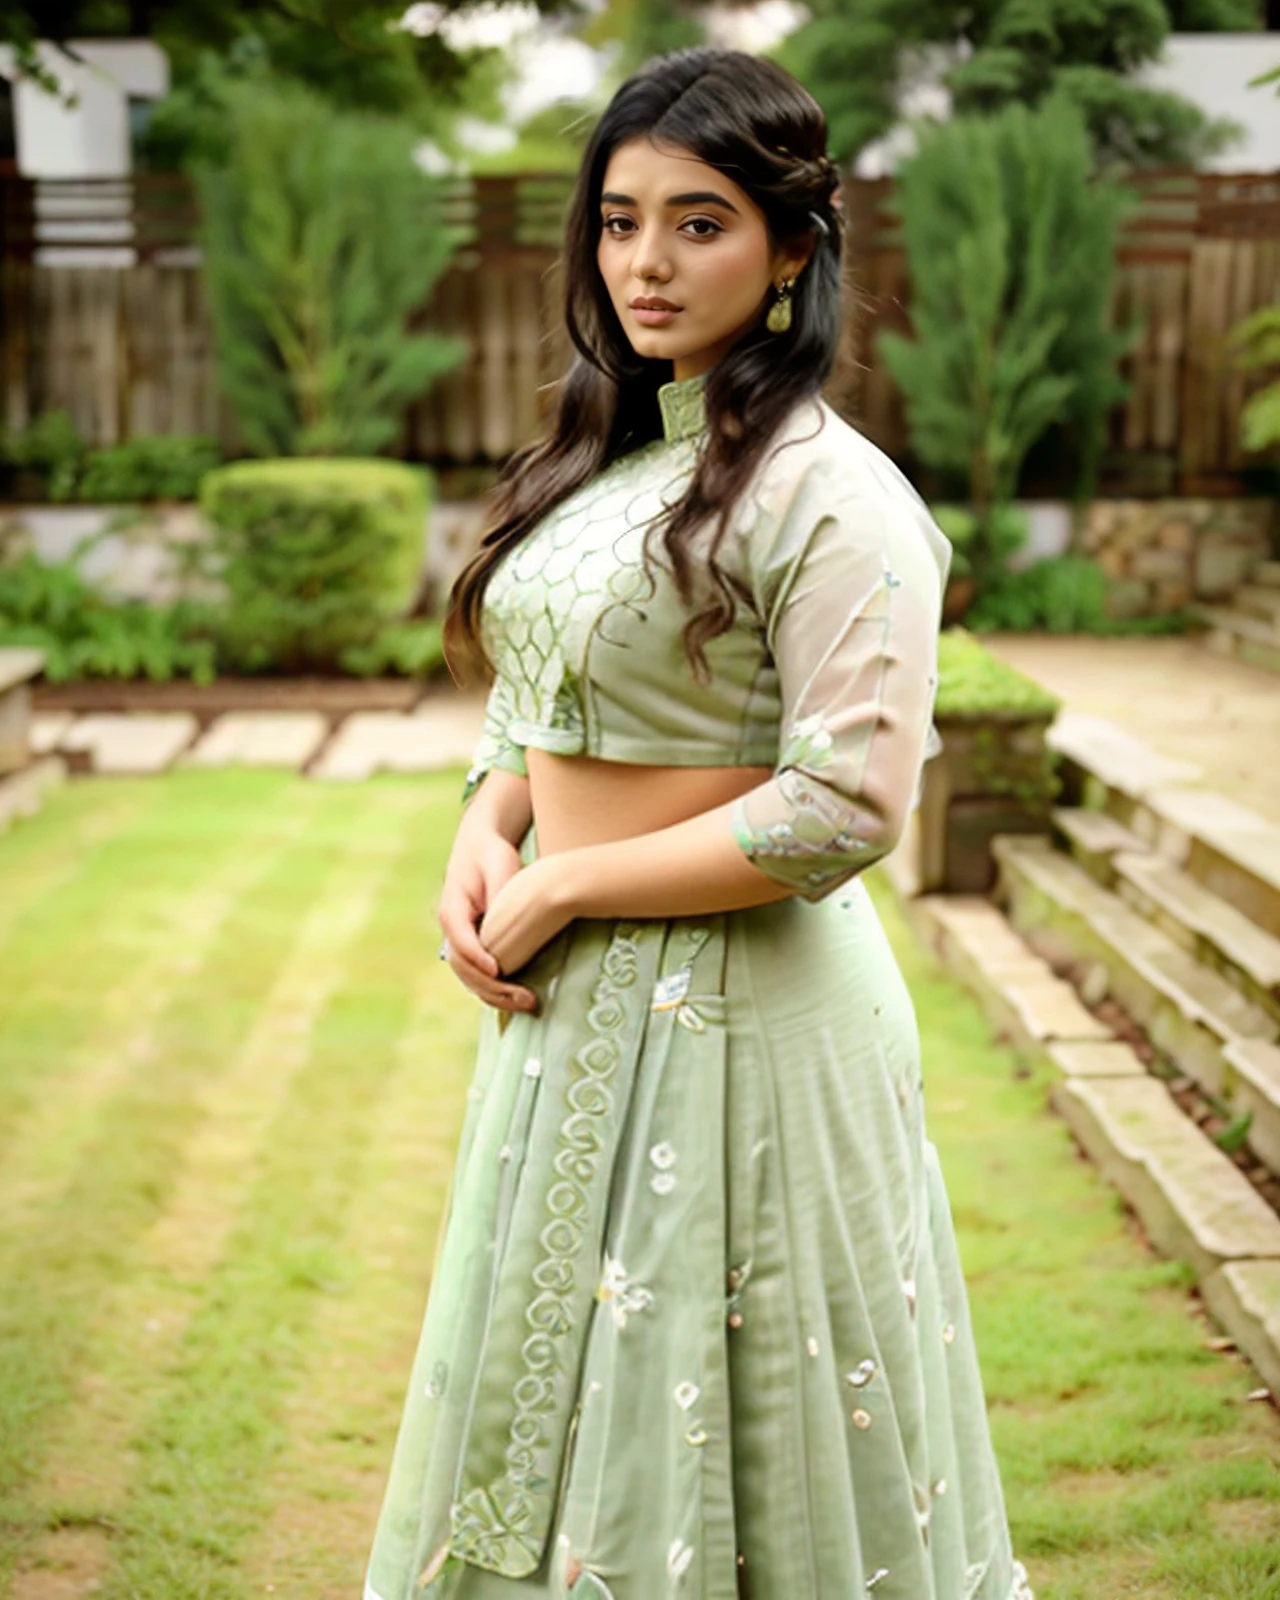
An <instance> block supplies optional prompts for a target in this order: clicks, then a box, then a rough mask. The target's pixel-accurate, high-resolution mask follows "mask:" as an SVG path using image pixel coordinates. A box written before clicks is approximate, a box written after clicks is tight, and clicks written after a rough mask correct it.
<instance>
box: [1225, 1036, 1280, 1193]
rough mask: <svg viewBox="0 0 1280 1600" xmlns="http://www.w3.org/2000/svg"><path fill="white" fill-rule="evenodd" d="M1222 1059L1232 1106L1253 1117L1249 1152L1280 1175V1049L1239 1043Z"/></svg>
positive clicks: (1250, 1041) (1264, 1041)
mask: <svg viewBox="0 0 1280 1600" xmlns="http://www.w3.org/2000/svg"><path fill="white" fill-rule="evenodd" d="M1222 1057H1223V1062H1224V1065H1225V1072H1226V1087H1227V1089H1228V1091H1229V1093H1230V1095H1231V1101H1232V1104H1233V1105H1234V1106H1236V1107H1237V1109H1238V1110H1240V1111H1250V1112H1252V1113H1253V1121H1252V1122H1251V1123H1250V1125H1249V1148H1250V1149H1251V1150H1253V1151H1255V1152H1256V1154H1257V1156H1258V1159H1259V1160H1260V1161H1262V1162H1264V1163H1265V1164H1266V1165H1267V1166H1268V1167H1270V1168H1271V1170H1272V1172H1280V1046H1277V1045H1276V1044H1274V1043H1273V1042H1272V1041H1271V1040H1270V1039H1236V1040H1233V1042H1232V1043H1231V1044H1229V1045H1227V1046H1226V1048H1225V1049H1224V1050H1223V1052H1222Z"/></svg>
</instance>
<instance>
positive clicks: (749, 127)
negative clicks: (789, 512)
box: [445, 48, 844, 679]
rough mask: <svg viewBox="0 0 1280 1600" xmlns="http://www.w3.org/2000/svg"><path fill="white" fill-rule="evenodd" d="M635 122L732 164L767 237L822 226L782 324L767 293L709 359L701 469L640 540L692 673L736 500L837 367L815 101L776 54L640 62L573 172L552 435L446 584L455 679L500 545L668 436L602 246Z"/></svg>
mask: <svg viewBox="0 0 1280 1600" xmlns="http://www.w3.org/2000/svg"><path fill="white" fill-rule="evenodd" d="M642 135H647V136H649V137H650V138H652V139H653V140H654V141H655V142H661V143H662V144H664V145H668V146H676V147H678V148H681V149H684V150H688V151H689V152H691V153H692V154H693V155H695V156H697V157H698V158H699V159H700V160H702V161H705V162H706V163H707V164H708V165H710V166H713V167H717V168H719V170H720V171H722V172H723V173H724V174H725V175H726V176H727V177H729V178H731V179H732V180H733V182H734V183H736V184H737V185H738V186H739V187H740V188H741V189H743V190H744V191H745V192H746V193H747V194H748V195H749V196H750V197H751V199H752V200H754V201H755V203H756V204H757V205H758V206H759V208H760V210H761V212H762V213H763V214H764V217H765V221H766V224H767V228H768V233H769V239H770V245H771V247H772V248H779V247H781V246H783V245H791V244H792V243H794V242H795V241H797V240H798V239H800V238H801V237H802V236H804V235H805V234H806V233H811V232H812V233H815V234H816V236H817V238H816V244H815V248H814V250H813V252H812V254H811V256H810V258H809V261H808V264H807V265H806V266H805V268H804V270H803V271H802V272H801V273H800V275H799V277H798V278H797V279H796V282H795V284H794V286H793V288H792V313H791V327H790V329H789V331H788V332H786V333H783V334H773V333H770V332H769V331H768V330H767V329H766V327H765V321H764V319H765V314H766V307H765V306H764V305H762V306H761V314H760V317H759V320H758V322H757V323H756V324H755V325H754V326H752V327H751V328H750V329H748V331H747V332H746V333H745V334H744V335H743V336H742V337H741V338H740V339H739V340H738V341H737V343H736V344H735V345H733V347H732V348H731V349H730V350H729V351H728V352H727V353H726V354H725V355H723V356H722V357H721V358H720V360H719V361H718V362H717V363H716V364H715V366H714V367H712V368H711V369H710V371H709V372H708V373H707V375H706V382H705V388H704V398H705V404H706V416H707V432H706V437H705V441H704V444H703V446H702V449H701V451H700V454H699V459H698V464H697V467H696V469H695V472H694V474H693V477H692V480H691V482H690V484H689V487H688V489H687V491H686V492H685V494H684V495H683V497H682V498H681V499H680V500H679V501H678V502H677V503H676V504H675V505H674V506H673V507H672V508H671V509H670V511H669V512H668V513H667V514H666V516H665V517H664V518H662V519H661V521H660V523H655V524H654V525H653V526H652V527H651V528H650V529H649V533H648V540H652V539H654V538H655V537H656V536H657V535H659V534H660V535H661V538H662V542H663V545H664V547H665V553H666V561H667V563H668V564H669V566H670V570H671V572H672V575H673V577H674V579H675V582H676V586H677V590H678V593H679V595H680V598H681V600H682V601H683V603H684V605H685V607H686V609H687V610H688V611H689V612H690V616H689V620H688V621H687V623H686V625H685V629H684V648H685V653H686V655H687V657H688V659H689V663H690V666H691V667H692V669H693V671H694V673H695V674H696V675H697V676H699V677H705V675H706V673H707V670H708V669H707V661H706V656H705V653H704V646H705V645H706V643H707V642H708V640H711V639H714V638H715V637H716V636H717V635H718V634H721V633H724V632H725V631H726V630H727V629H728V628H729V627H730V625H731V624H732V621H733V617H734V610H735V601H734V593H733V590H732V588H731V586H730V583H729V582H728V580H727V579H726V577H725V575H724V574H723V573H722V572H721V570H720V568H719V566H718V565H717V563H716V559H715V558H716V552H717V550H718V549H719V546H720V544H721V541H722V540H723V538H724V536H725V533H726V532H727V529H728V527H729V519H730V514H731V512H732V509H733V506H734V504H735V503H736V501H737V499H738V497H739V496H740V495H741V493H742V491H743V490H744V489H745V488H746V486H747V483H748V481H749V480H750V478H751V475H752V471H753V469H754V467H755V465H756V462H757V460H758V459H759V457H760V454H761V452H762V451H763V449H764V448H765V447H766V446H767V444H768V443H769V441H770V439H771V438H772V437H773V435H774V434H775V433H776V432H777V430H778V428H779V426H780V425H781V423H782V422H783V421H784V419H785V418H786V417H787V415H788V414H789V413H790V412H791V411H792V409H793V408H794V407H795V406H796V405H797V404H798V403H799V402H800V401H801V400H804V399H806V398H808V397H810V396H815V395H816V394H817V393H818V391H819V390H820V389H821V388H822V386H823V384H824V383H825V382H826V380H827V377H828V376H829V374H830V372H831V370H832V367H833V366H834V364H835V361H836V357H837V354H838V351H839V348H840V339H841V328H842V322H843V297H842V283H843V242H844V241H843V216H842V213H841V210H840V208H839V205H838V201H837V200H836V192H837V189H838V183H839V173H838V171H837V169H836V167H835V166H834V164H833V163H832V161H831V159H830V158H829V156H828V155H827V121H826V117H825V116H824V114H823V112H822V108H821V107H820V106H819V105H818V103H817V101H816V100H815V99H814V98H813V96H812V95H811V94H809V92H808V91H807V90H806V89H804V88H803V87H802V86H801V85H800V84H799V83H797V82H796V80H795V79H794V78H793V77H792V76H791V75H790V74H789V73H787V72H785V71H784V70H783V69H782V68H781V67H779V66H777V65H776V64H775V63H773V62H771V61H766V60H763V59H761V58H760V57H757V56H752V55H747V54H745V53H743V52H741V51H737V50H719V49H711V48H696V49H690V50H677V51H673V52H671V53H670V54H667V55H662V56H656V57H655V58H654V59H653V60H651V61H648V62H646V63H645V65H644V66H643V67H641V68H640V69H639V71H637V72H636V73H634V74H633V75H632V76H631V77H630V78H628V79H627V81H626V82H625V83H624V84H623V85H622V87H621V88H620V89H619V90H618V92H617V93H616V94H615V95H614V97H613V99H612V100H611V101H610V103H609V106H608V108H607V109H606V111H605V112H604V114H603V115H602V116H601V118H600V120H599V122H598V123H597V124H596V127H595V130H594V132H593V133H592V136H591V140H590V142H589V144H588V145H587V149H586V152H585V154H584V156H583V160H582V167H581V170H580V171H579V174H578V178H577V182H576V185H575V187H574V192H573V197H572V200H571V203H570V207H569V214H568V221H567V227H566V237H565V247H564V257H563V261H564V269H565V271H564V284H565V322H566V324H567V327H568V331H569V336H570V338H571V339H572V341H573V344H574V346H575V348H576V350H577V355H576V356H575V357H574V359H573V362H572V364H571V365H570V368H569V371H568V373H567V374H566V375H565V377H564V378H563V380H562V381H561V384H560V392H559V397H558V405H557V409H556V414H555V417H554V420H553V423H552V426H551V429H550V432H549V433H548V434H547V435H546V436H545V437H544V438H542V439H540V440H538V441H537V442H535V443H533V444H531V445H527V446H525V447H524V448H523V449H521V450H519V451H517V452H516V453H515V454H514V455H512V456H511V457H510V458H509V459H508V461H507V462H506V465H505V466H504V468H503V470H502V472H501V474H500V476H499V478H498V482H497V484H496V485H495V487H494V489H493V491H492V498H491V502H490V525H489V528H488V531H487V532H486V533H485V535H484V537H483V539H482V541H481V545H480V549H479V550H478V552H477V553H476V555H475V556H474V557H473V558H472V560H471V561H470V562H469V563H468V565H467V566H466V567H465V568H464V569H463V571H462V573H461V574H460V576H459V577H458V579H457V581H456V582H455V584H454V586H453V589H452V592H451V594H450V604H449V612H448V616H447V618H446V621H445V646H446V653H447V656H448V660H449V665H450V669H451V670H452V671H453V673H454V676H455V677H457V678H459V679H461V678H462V677H463V676H464V672H462V671H459V666H460V665H461V666H463V667H465V666H468V665H475V664H477V662H478V661H481V660H485V651H484V645H483V641H482V639H481V628H480V621H481V613H482V608H483V603H484V592H485V588H486V585H487V584H488V582H489V580H490V578H491V577H492V575H493V573H494V571H495V569H496V567H497V566H498V564H499V563H500V562H501V561H502V559H503V557H504V556H505V555H506V554H507V552H508V551H510V550H511V549H513V548H514V547H515V546H516V545H517V544H519V543H520V541H521V540H522V539H523V538H524V537H525V536H526V535H527V534H528V533H529V532H530V531H531V530H532V529H533V528H534V527H535V526H536V524H537V523H538V522H539V521H541V519H542V518H543V517H545V516H546V515H547V513H548V512H550V511H551V510H552V509H553V508H554V507H555V506H556V505H558V504H560V503H561V502H562V501H563V500H565V499H566V498H567V497H568V496H569V495H571V494H573V493H574V491H575V490H577V489H578V488H580V487H581V486H582V485H583V484H585V483H587V482H588V481H589V480H590V479H591V478H593V477H595V476H596V474H597V473H599V472H600V471H602V470H603V469H604V468H605V467H608V466H609V465H610V464H611V463H612V462H613V461H615V460H617V459H618V458H619V457H620V456H623V455H626V454H628V453H630V452H631V451H633V450H635V449H638V448H639V447H640V446H642V445H644V444H647V443H648V442H649V441H650V440H653V439H657V438H659V437H661V434H662V416H661V411H660V409H659V406H658V400H657V391H658V389H659V387H660V386H661V385H662V384H664V383H667V382H669V381H670V380H671V377H672V371H673V368H672V363H671V362H670V361H668V360H658V359H655V358H651V357H649V358H646V357H642V356H639V355H638V354H637V353H636V351H635V349H634V348H633V346H632V344H631V341H630V340H629V339H628V338H627V335H626V333H625V332H624V330H623V327H622V324H621V323H620V321H619V320H618V316H617V313H616V312H615V310H614V307H613V302H612V300H611V299H610V297H609V291H608V288H607V286H606V284H605V281H604V278H603V276H602V274H601V272H600V268H599V265H598V263H597V260H596V253H597V248H598V245H599V239H600V231H601V227H602V221H601V215H600V195H601V190H602V187H603V183H604V174H605V169H606V168H607V166H608V164H609V158H610V156H611V155H612V153H613V150H614V148H615V147H616V146H618V145H620V144H625V143H626V142H627V141H628V140H630V139H633V138H636V137H638V136H642ZM715 512H719V513H720V520H719V523H718V525H717V526H716V528H715V530H714V532H713V533H712V535H711V539H710V542H709V544H708V545H707V546H706V548H705V551H704V552H703V553H702V555H700V556H699V557H695V556H694V555H693V554H692V552H691V549H690V545H691V541H692V538H693V535H694V533H695V532H696V531H697V529H698V528H699V527H700V526H701V525H702V524H704V523H705V522H706V521H707V519H708V518H709V517H710V516H711V515H712V514H713V513H715ZM647 548H648V545H647ZM487 664H488V663H487V660H486V665H487Z"/></svg>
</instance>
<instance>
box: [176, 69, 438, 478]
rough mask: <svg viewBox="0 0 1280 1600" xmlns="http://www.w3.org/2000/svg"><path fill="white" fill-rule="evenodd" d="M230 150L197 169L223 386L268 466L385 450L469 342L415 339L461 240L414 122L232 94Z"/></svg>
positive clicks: (286, 98)
mask: <svg viewBox="0 0 1280 1600" xmlns="http://www.w3.org/2000/svg"><path fill="white" fill-rule="evenodd" d="M226 105H227V121H226V126H227V128H228V129H229V130H230V139H229V148H228V150H227V152H226V154H225V157H224V159H223V160H222V161H221V163H220V164H218V165H214V164H212V163H206V164H204V165H202V166H200V167H199V168H198V170H197V181H198V186H199V193H200V199H201V210H202V216H203V224H202V237H201V244H202V248H203V252H204V262H205V271H206V277H207V282H208V286H209V295H210V306H211V310H212V315H213V322H214V327H215V331H216V334H217V353H218V363H219V375H220V379H221V382H222V386H223V388H224V390H225V391H226V394H227V397H228V399H229V400H230V401H231V404H232V406H233V408H234V410H235V413H236V417H237V420H238V422H239V425H240V429H241V432H242V433H243V435H244V438H245V440H246V442H247V444H248V446H249V448H250V450H252V451H253V452H254V453H255V454H257V455H263V456H276V455H348V456H362V455H368V454H373V453H374V452H376V451H378V450H380V449H382V448H383V447H384V446H385V445H386V444H387V443H388V442H389V441H390V440H391V439H392V438H393V437H394V436H395V433H396V430H397V428H398V427H399V425H400V412H401V408H402V407H403V405H404V404H405V402H406V401H408V400H410V399H415V398H417V397H418V396H420V395H421V394H423V393H424V392H425V391H426V390H427V389H428V388H429V386H430V384H431V382H432V380H433V379H434V378H435V377H436V376H437V375H438V374H439V373H441V372H444V371H446V370H448V368H450V367H452V366H454V365H456V364H457V363H458V362H459V361H460V360H461V359H462V358H463V356H464V355H465V353H466V345H465V343H464V342H463V341H462V340H460V339H455V338H452V337H449V336H446V335H444V334H440V333H418V334H410V333H409V332H408V322H409V318H410V317H411V316H412V315H413V314H414V313H415V312H418V311H420V310H421V309H422V308H423V306H424V305H425V303H426V301H427V298H428V295H429V291H430V289H431V286H432V285H433V284H434V283H435V281H436V279H437V278H438V277H439V275H440V274H441V272H442V271H443V270H444V268H445V266H446V265H447V263H448V261H449V258H450V256H451V255H452V253H453V249H454V246H455V244H456V243H457V242H458V238H459V235H458V234H457V232H456V231H455V230H454V229H452V228H451V227H449V226H448V225H446V223H445V221H444V219H443V214H442V199H441V194H440V188H439V184H438V182H437V181H436V180H434V179H431V178H428V177H427V176H426V175H425V174H423V173H422V172H421V171H420V170H419V168H418V167H417V166H416V165H415V164H414V159H413V151H414V146H415V144H416V143H417V140H418V134H417V132H416V130H415V129H414V127H413V126H412V125H411V124H410V123H408V122H400V121H395V120H393V119H390V118H387V117H376V116H372V115H369V114H366V113H356V112H342V111H335V110H334V108H333V106H332V105H331V104H329V103H327V102H325V101H324V100H322V99H320V98H319V97H318V96H316V95H313V94H311V93H310V92H308V91H306V90H304V89H302V88H301V87H300V86H298V85H289V84H281V83H276V84H273V85H272V84H263V83H258V82H253V81H245V82H241V83H237V84H232V85H230V86H228V88H227V90H226Z"/></svg>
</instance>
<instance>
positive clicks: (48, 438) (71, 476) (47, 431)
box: [0, 411, 85, 500]
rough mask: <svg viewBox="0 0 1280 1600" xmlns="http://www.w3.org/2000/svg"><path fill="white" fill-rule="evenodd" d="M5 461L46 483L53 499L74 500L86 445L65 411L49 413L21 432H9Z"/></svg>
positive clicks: (6, 435) (3, 449)
mask: <svg viewBox="0 0 1280 1600" xmlns="http://www.w3.org/2000/svg"><path fill="white" fill-rule="evenodd" d="M0 450H2V451H3V455H4V459H5V461H6V462H8V463H9V465H10V466H12V467H16V468H18V469H19V470H20V471H23V472H29V473H33V474H34V475H35V476H36V477H37V478H39V479H40V480H42V483H43V487H44V492H45V493H46V494H47V495H48V497H49V499H50V500H70V499H71V498H72V497H73V496H74V494H75V491H76V483H77V481H78V479H79V476H80V469H81V466H82V465H83V462H84V456H85V442H84V440H83V439H82V438H81V437H80V431H79V429H78V428H77V427H76V425H75V423H74V422H72V420H71V417H70V415H69V414H68V413H67V412H65V411H45V412H43V413H42V414H41V415H40V416H38V417H37V418H36V419H35V421H34V422H32V423H31V424H30V425H29V426H28V427H26V428H24V429H23V430H22V431H21V432H11V431H10V430H8V429H6V430H5V432H4V436H3V443H2V444H0Z"/></svg>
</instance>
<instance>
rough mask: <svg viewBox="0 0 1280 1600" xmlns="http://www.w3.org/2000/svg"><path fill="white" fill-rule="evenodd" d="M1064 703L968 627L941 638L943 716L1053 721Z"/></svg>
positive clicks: (940, 701)
mask: <svg viewBox="0 0 1280 1600" xmlns="http://www.w3.org/2000/svg"><path fill="white" fill-rule="evenodd" d="M1061 704H1062V702H1061V701H1060V700H1059V699H1058V698H1057V696H1056V695H1052V694H1050V693H1049V691H1048V690H1047V689H1044V688H1041V686H1040V685H1039V684H1038V683H1035V682H1033V680H1032V679H1030V678H1028V677H1025V676H1024V675H1023V674H1022V673H1021V672H1018V671H1016V670H1015V669H1014V668H1013V667H1010V666H1007V665H1006V664H1005V662H1003V661H1001V660H1000V659H999V657H998V656H994V655H992V653H991V651H990V650H988V649H987V648H986V646H985V645H983V644H980V643H979V642H978V640H977V639H975V638H974V637H973V635H972V634H971V633H966V632H965V631H964V629H963V628H948V629H947V631H946V632H945V633H944V634H942V636H941V638H940V639H939V640H938V698H937V705H936V707H935V714H936V716H937V717H939V718H946V717H965V718H970V719H976V718H980V717H1007V718H1011V719H1012V718H1015V717H1039V716H1044V717H1052V716H1053V715H1054V713H1055V712H1056V711H1057V710H1058V708H1059V706H1060V705H1061Z"/></svg>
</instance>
